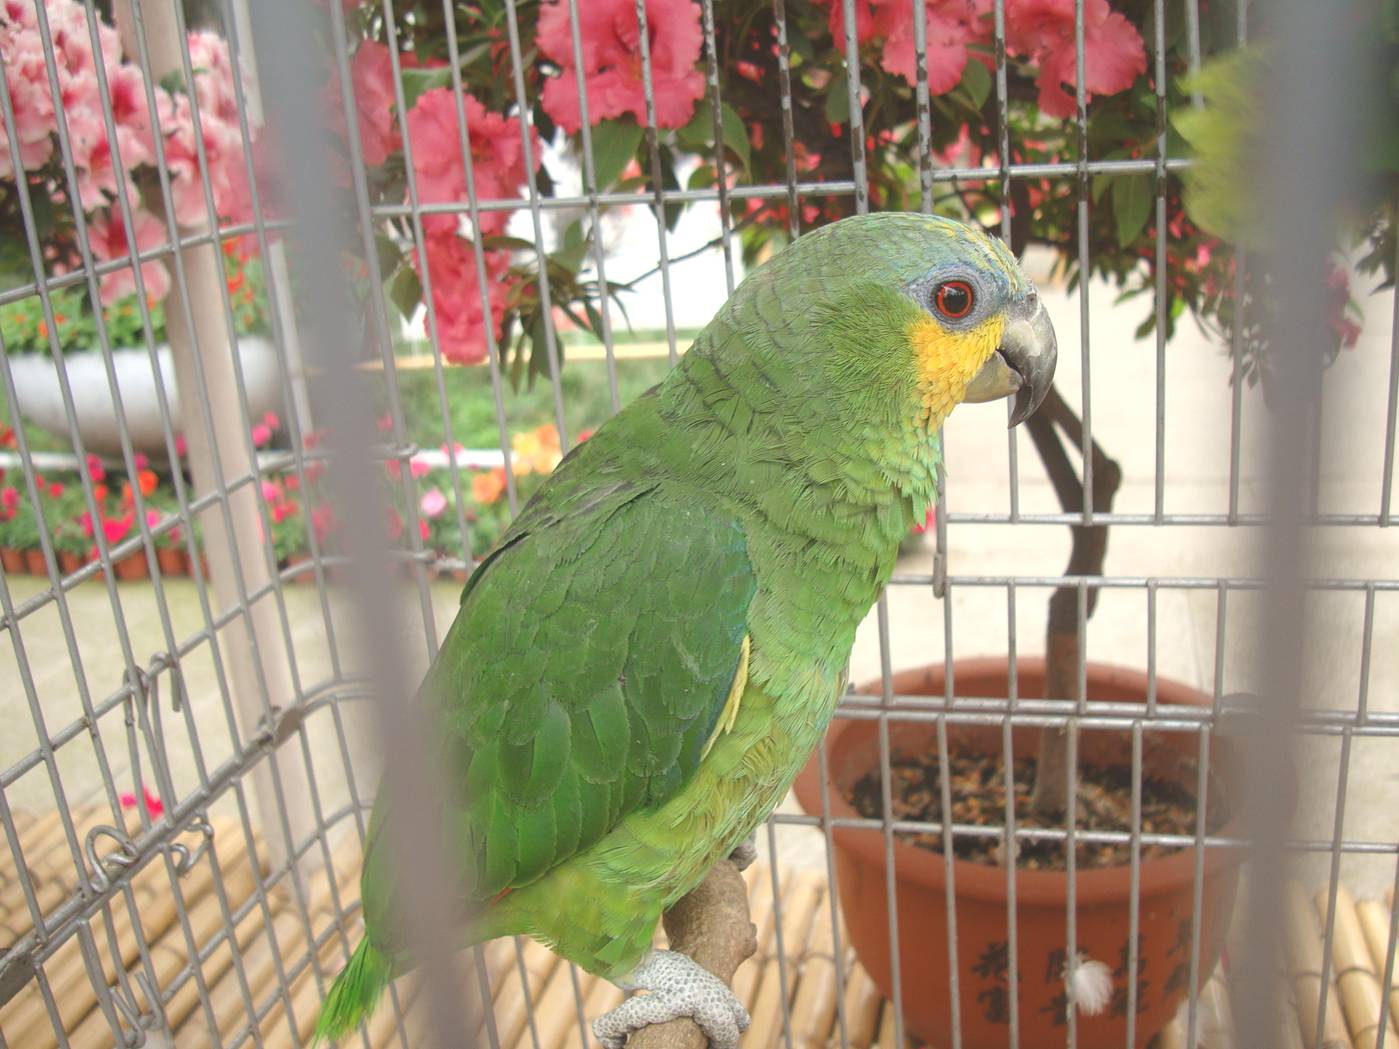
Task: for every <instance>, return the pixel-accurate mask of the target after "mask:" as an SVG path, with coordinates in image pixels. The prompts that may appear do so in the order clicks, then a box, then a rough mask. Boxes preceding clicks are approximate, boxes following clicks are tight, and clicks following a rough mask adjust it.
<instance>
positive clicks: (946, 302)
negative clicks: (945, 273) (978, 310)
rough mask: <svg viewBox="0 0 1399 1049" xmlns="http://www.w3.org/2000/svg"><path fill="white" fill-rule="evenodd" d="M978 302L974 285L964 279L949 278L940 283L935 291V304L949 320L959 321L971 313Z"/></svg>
mask: <svg viewBox="0 0 1399 1049" xmlns="http://www.w3.org/2000/svg"><path fill="white" fill-rule="evenodd" d="M975 304H976V296H975V295H974V294H973V293H972V286H971V285H970V284H968V283H967V282H966V281H964V280H949V281H945V282H943V283H942V284H939V285H938V287H937V291H935V292H934V293H933V305H935V306H936V307H937V310H938V312H939V313H941V314H942V315H943V316H944V317H946V318H947V319H948V320H952V321H959V320H961V319H962V318H963V317H965V316H966V315H967V314H969V313H971V311H972V307H973V306H974V305H975Z"/></svg>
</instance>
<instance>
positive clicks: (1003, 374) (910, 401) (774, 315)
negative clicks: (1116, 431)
mask: <svg viewBox="0 0 1399 1049" xmlns="http://www.w3.org/2000/svg"><path fill="white" fill-rule="evenodd" d="M745 285H746V286H745V287H743V288H740V289H739V291H738V293H737V294H736V296H735V298H736V299H739V300H744V301H741V302H740V303H739V305H740V307H741V308H743V309H744V310H746V311H747V314H748V315H750V316H752V317H756V318H757V321H758V322H759V323H761V324H762V325H763V328H764V329H765V332H766V334H767V335H768V336H769V337H770V339H771V340H772V342H774V343H775V344H777V345H779V346H780V347H781V352H782V355H783V357H784V358H785V361H786V362H787V364H788V365H791V364H793V363H795V364H796V368H795V369H791V368H790V367H789V369H788V370H789V372H790V371H793V370H795V371H796V372H798V373H800V374H801V375H803V376H805V378H804V379H802V380H799V381H801V382H802V383H803V385H806V386H807V390H806V391H805V392H807V393H809V394H812V395H816V394H817V393H818V390H817V387H819V388H820V390H822V391H831V390H834V391H835V392H836V394H837V395H838V397H839V398H840V399H841V400H842V402H843V403H844V405H845V406H846V408H847V410H848V411H849V412H851V413H854V414H855V415H857V416H859V417H862V418H863V419H864V420H865V421H866V422H868V421H870V420H872V419H873V418H875V417H877V416H878V415H880V414H883V415H884V416H885V417H886V418H888V419H890V420H891V421H892V419H893V418H894V417H898V418H899V419H900V421H903V422H907V421H909V420H910V419H911V420H912V421H913V422H914V423H915V425H916V427H917V429H919V430H921V431H925V432H927V431H935V430H936V429H937V427H938V426H940V425H941V424H942V421H943V420H944V419H945V418H946V416H947V414H948V413H949V412H950V411H951V410H952V409H953V408H954V407H955V406H956V405H957V404H959V403H961V402H962V401H991V400H996V399H999V398H1002V397H1008V396H1013V397H1014V399H1015V400H1014V405H1013V410H1012V412H1011V419H1010V424H1011V425H1012V426H1014V425H1016V424H1017V423H1019V422H1021V421H1023V420H1024V419H1026V418H1027V417H1028V416H1030V415H1031V414H1032V413H1033V412H1034V411H1035V409H1036V408H1038V407H1039V405H1040V402H1041V401H1042V400H1043V399H1044V397H1045V394H1046V393H1047V392H1048V390H1049V386H1050V383H1051V381H1052V380H1053V378H1054V364H1055V359H1056V354H1057V347H1056V343H1055V338H1054V328H1053V326H1052V325H1051V323H1050V321H1049V315H1048V314H1047V313H1046V312H1045V308H1044V305H1043V303H1042V302H1041V301H1040V298H1039V295H1038V293H1037V291H1036V289H1035V286H1034V284H1033V283H1032V282H1031V281H1030V280H1029V279H1028V278H1026V277H1025V275H1024V274H1023V273H1022V272H1021V271H1020V267H1019V265H1018V264H1017V263H1016V261H1015V257H1014V256H1013V255H1012V254H1011V253H1010V251H1009V250H1008V249H1007V248H1006V246H1005V245H1004V244H1003V243H1002V242H1001V241H1000V240H998V239H996V238H994V237H989V236H987V235H986V234H985V233H983V232H981V231H980V230H977V229H973V228H972V227H970V226H967V225H965V224H963V223H961V222H956V221H954V220H952V219H947V218H942V217H940V216H936V215H920V214H908V213H901V212H880V213H875V214H869V215H860V216H855V217H852V218H847V219H842V220H841V221H839V222H834V223H832V224H830V225H828V226H825V227H822V228H821V229H819V230H816V231H815V232H813V233H810V234H808V235H806V236H803V237H800V238H798V239H797V240H796V241H795V242H793V243H792V245H791V246H790V247H788V248H787V249H786V250H784V251H783V252H781V253H780V254H779V255H777V256H776V257H774V258H773V259H772V260H771V261H770V262H769V263H768V264H767V265H766V266H764V267H762V268H761V269H759V270H757V271H755V272H754V273H753V274H752V275H751V277H750V278H749V280H748V281H746V282H745ZM864 428H865V429H866V432H868V427H864Z"/></svg>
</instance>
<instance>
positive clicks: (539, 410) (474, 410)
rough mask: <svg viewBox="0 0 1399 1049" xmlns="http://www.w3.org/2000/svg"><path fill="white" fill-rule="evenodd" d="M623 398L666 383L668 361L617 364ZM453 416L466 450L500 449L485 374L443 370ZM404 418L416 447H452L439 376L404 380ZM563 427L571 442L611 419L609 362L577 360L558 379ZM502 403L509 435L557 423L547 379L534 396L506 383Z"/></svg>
mask: <svg viewBox="0 0 1399 1049" xmlns="http://www.w3.org/2000/svg"><path fill="white" fill-rule="evenodd" d="M616 367H617V394H618V399H619V401H620V403H621V404H623V405H626V404H628V403H630V402H631V401H633V400H634V399H635V398H636V397H637V396H638V395H639V394H641V393H643V392H644V391H646V390H647V389H649V388H650V387H652V386H654V385H655V384H656V383H658V382H660V380H661V379H662V378H663V377H664V376H665V374H666V372H668V371H669V370H670V364H669V362H668V361H666V359H665V358H660V359H651V358H648V359H644V360H621V361H618V362H617V366H616ZM442 378H443V386H444V388H445V390H446V395H447V397H446V400H447V412H448V415H449V417H450V419H451V424H452V438H453V439H454V440H455V441H456V442H457V443H458V444H462V445H465V446H466V447H467V448H498V447H499V446H500V428H499V425H498V422H497V418H496V407H495V398H494V396H493V394H492V392H491V376H490V372H489V370H488V369H486V368H446V369H444V371H443V375H442ZM398 385H399V395H400V398H401V401H402V405H403V416H404V420H405V422H406V423H407V426H408V436H409V439H410V440H411V441H413V442H414V443H415V444H417V445H419V446H420V447H422V448H438V447H441V446H442V445H443V444H444V443H445V442H446V440H447V427H446V426H445V425H444V422H443V419H442V411H441V399H440V397H439V393H438V388H437V376H436V373H435V370H434V369H432V368H422V369H413V370H411V371H400V372H399V373H398ZM559 387H560V390H561V393H562V400H563V410H564V421H565V423H566V425H567V429H568V435H569V437H570V439H573V440H576V439H577V437H578V433H579V431H580V430H584V429H595V428H596V427H597V426H598V425H600V424H601V423H602V422H604V421H605V420H606V419H607V418H608V417H609V416H610V415H611V414H612V398H611V392H610V390H609V386H608V378H607V364H606V362H604V361H593V360H574V361H571V362H569V363H568V364H567V365H566V366H565V367H564V368H563V369H562V370H561V372H560V375H559ZM501 402H502V404H503V405H504V408H505V425H506V428H507V430H508V431H509V432H510V433H517V432H519V431H521V430H530V429H533V428H535V427H537V426H540V425H542V424H544V423H555V424H557V416H556V408H555V403H554V391H553V386H552V384H551V383H549V382H548V381H547V380H545V379H541V380H539V381H537V382H536V383H535V384H534V388H533V389H528V388H526V387H525V386H524V385H523V384H521V388H520V389H519V390H518V391H515V390H513V389H512V388H511V387H510V383H509V381H508V380H505V381H502V388H501Z"/></svg>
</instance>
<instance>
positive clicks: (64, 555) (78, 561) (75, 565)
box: [58, 550, 83, 576]
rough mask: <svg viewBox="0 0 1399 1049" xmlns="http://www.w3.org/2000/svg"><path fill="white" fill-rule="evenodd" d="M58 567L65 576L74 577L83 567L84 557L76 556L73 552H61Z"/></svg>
mask: <svg viewBox="0 0 1399 1049" xmlns="http://www.w3.org/2000/svg"><path fill="white" fill-rule="evenodd" d="M58 567H59V569H60V570H61V571H62V572H63V574H64V575H66V576H67V575H72V574H73V573H74V572H76V571H77V570H78V569H79V568H82V567H83V559H82V555H81V554H75V553H74V552H73V551H72V550H60V551H59V552H58Z"/></svg>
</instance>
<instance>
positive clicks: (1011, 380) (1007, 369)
mask: <svg viewBox="0 0 1399 1049" xmlns="http://www.w3.org/2000/svg"><path fill="white" fill-rule="evenodd" d="M1058 356H1059V348H1058V344H1057V343H1056V342H1055V339H1054V325H1052V324H1050V323H1049V314H1048V313H1046V312H1045V309H1044V303H1042V302H1040V297H1039V295H1038V294H1037V293H1036V292H1035V289H1034V288H1033V287H1031V289H1030V291H1029V292H1028V293H1027V294H1026V295H1025V297H1024V298H1023V299H1021V300H1020V301H1019V302H1017V303H1015V304H1014V305H1013V306H1011V307H1010V309H1009V310H1008V311H1007V315H1006V330H1005V333H1004V334H1003V335H1002V336H1001V345H1000V347H999V348H998V349H997V350H996V352H995V353H993V354H991V357H990V359H989V360H987V362H986V363H985V364H983V365H982V366H981V370H980V371H979V372H977V373H976V375H975V376H974V377H973V379H972V381H971V382H970V383H968V384H967V393H966V396H965V398H963V399H964V400H967V401H971V402H972V403H980V402H982V401H995V400H999V399H1000V398H1002V397H1008V396H1010V395H1011V394H1015V410H1014V411H1013V412H1012V413H1011V416H1010V425H1011V426H1016V425H1018V424H1019V423H1022V422H1024V421H1025V420H1026V419H1028V418H1029V417H1030V416H1031V415H1033V414H1034V411H1035V409H1036V408H1038V407H1039V406H1040V402H1041V401H1042V400H1044V395H1045V394H1046V393H1048V392H1049V384H1050V383H1051V382H1053V381H1054V362H1055V361H1056V360H1057V359H1058Z"/></svg>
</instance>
